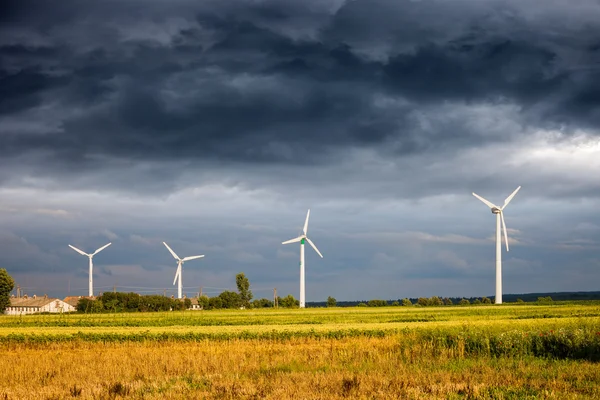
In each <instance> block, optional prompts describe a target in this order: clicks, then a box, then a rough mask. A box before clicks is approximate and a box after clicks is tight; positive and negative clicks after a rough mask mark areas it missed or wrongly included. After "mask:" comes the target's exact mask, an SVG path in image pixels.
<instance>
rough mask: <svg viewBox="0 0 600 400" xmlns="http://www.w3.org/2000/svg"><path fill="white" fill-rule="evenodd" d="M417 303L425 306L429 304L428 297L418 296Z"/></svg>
mask: <svg viewBox="0 0 600 400" xmlns="http://www.w3.org/2000/svg"><path fill="white" fill-rule="evenodd" d="M417 304H418V305H420V306H421V307H426V306H428V305H429V299H428V298H427V297H419V299H418V300H417Z"/></svg>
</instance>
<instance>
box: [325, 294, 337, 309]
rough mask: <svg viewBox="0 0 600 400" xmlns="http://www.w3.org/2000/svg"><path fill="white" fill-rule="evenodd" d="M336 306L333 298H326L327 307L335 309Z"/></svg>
mask: <svg viewBox="0 0 600 400" xmlns="http://www.w3.org/2000/svg"><path fill="white" fill-rule="evenodd" d="M336 305H337V300H336V299H335V297H331V296H329V297H327V307H335V306H336Z"/></svg>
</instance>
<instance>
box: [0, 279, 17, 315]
mask: <svg viewBox="0 0 600 400" xmlns="http://www.w3.org/2000/svg"><path fill="white" fill-rule="evenodd" d="M14 287H15V281H14V279H13V278H12V277H11V276H10V275H9V274H8V272H7V271H6V270H5V269H4V268H0V312H1V313H3V312H4V310H6V308H7V307H9V306H10V292H12V290H13V288H14Z"/></svg>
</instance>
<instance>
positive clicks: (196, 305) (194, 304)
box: [188, 297, 202, 310]
mask: <svg viewBox="0 0 600 400" xmlns="http://www.w3.org/2000/svg"><path fill="white" fill-rule="evenodd" d="M190 300H191V301H192V305H191V306H190V308H188V310H202V304H199V303H198V299H197V298H195V297H192V298H191V299H190Z"/></svg>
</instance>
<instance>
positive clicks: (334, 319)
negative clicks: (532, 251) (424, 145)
mask: <svg viewBox="0 0 600 400" xmlns="http://www.w3.org/2000/svg"><path fill="white" fill-rule="evenodd" d="M0 352H1V354H0V355H1V357H0V368H2V370H3V371H5V372H6V373H5V374H4V375H5V377H4V378H3V379H1V380H0V398H7V399H29V398H31V399H38V398H51V399H54V398H56V399H59V398H85V399H102V398H107V399H108V398H117V397H118V398H148V399H159V398H172V399H176V398H231V399H233V398H248V399H250V398H252V399H258V398H277V399H292V398H294V399H296V398H365V399H366V398H369V399H371V398H381V399H387V398H390V399H391V398H414V399H430V398H440V399H475V398H482V399H486V398H487V399H522V398H530V399H537V398H553V399H571V398H572V399H579V398H587V399H594V398H600V389H599V388H598V386H600V385H598V382H600V365H599V362H600V303H598V302H581V303H576V304H573V303H557V304H552V305H531V304H529V305H508V304H505V305H501V306H494V305H490V306H468V307H462V306H452V307H382V308H366V307H357V308H332V309H296V310H282V309H279V310H273V309H267V310H258V311H255V310H235V311H233V310H227V311H178V312H165V313H129V314H127V313H119V314H65V315H30V316H22V317H20V316H3V317H2V318H0ZM2 396H4V397H2Z"/></svg>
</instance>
